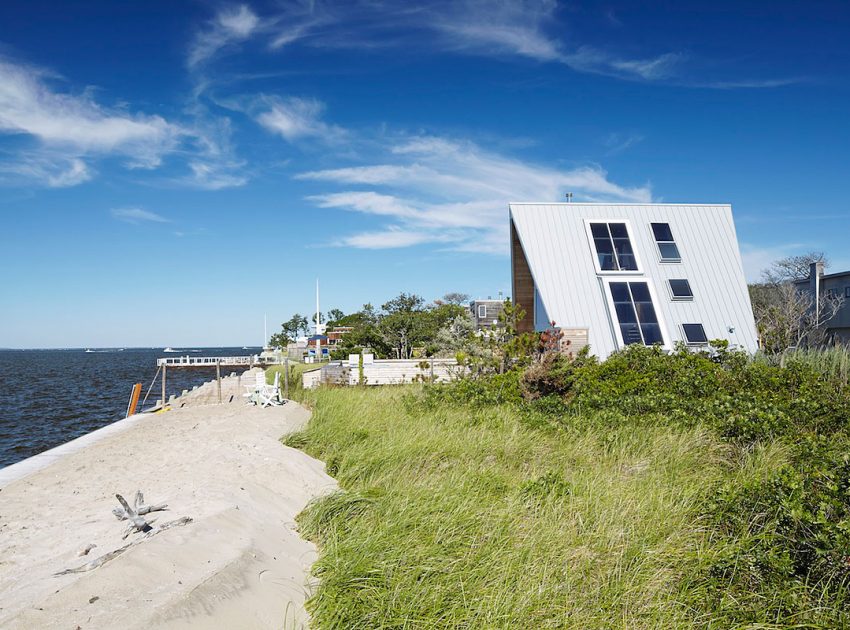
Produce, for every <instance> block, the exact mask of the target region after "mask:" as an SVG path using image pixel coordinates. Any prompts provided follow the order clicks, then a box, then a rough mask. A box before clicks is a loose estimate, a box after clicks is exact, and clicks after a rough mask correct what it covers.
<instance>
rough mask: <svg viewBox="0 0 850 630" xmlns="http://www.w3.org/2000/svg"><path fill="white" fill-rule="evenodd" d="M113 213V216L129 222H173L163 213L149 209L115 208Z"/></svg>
mask: <svg viewBox="0 0 850 630" xmlns="http://www.w3.org/2000/svg"><path fill="white" fill-rule="evenodd" d="M111 213H112V216H113V218H115V219H118V220H119V221H126V222H127V223H170V222H171V221H170V220H169V219H166V218H165V217H163V216H162V215H159V214H156V213H155V212H150V211H149V210H143V209H142V208H114V209H113V210H112V211H111Z"/></svg>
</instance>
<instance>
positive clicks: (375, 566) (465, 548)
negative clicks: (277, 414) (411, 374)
mask: <svg viewBox="0 0 850 630" xmlns="http://www.w3.org/2000/svg"><path fill="white" fill-rule="evenodd" d="M415 390H416V387H409V388H381V389H378V388H374V389H372V388H370V389H361V388H352V389H320V390H317V391H311V392H303V395H304V396H305V397H306V398H307V399H308V400H307V402H309V404H310V406H312V407H313V409H314V416H313V418H312V420H311V422H310V424H309V426H308V428H307V429H306V430H305V431H302V432H301V433H299V434H297V436H293V437H291V438H289V443H290V444H291V445H293V446H294V445H297V446H299V447H301V448H304V449H305V450H306V451H307V452H308V453H310V454H311V455H313V456H314V457H317V458H319V459H322V460H324V461H325V462H326V463H327V465H328V470H329V472H331V474H333V475H334V476H336V477H337V479H338V480H339V482H340V486H341V488H342V491H341V492H339V493H336V494H332V495H330V496H328V497H325V498H323V499H321V500H319V501H316V502H315V503H313V504H311V505H310V506H309V507H308V508H307V509H306V510H305V511H304V512H303V513H302V514H301V516H300V517H299V526H300V530H301V532H302V533H303V534H304V535H305V536H307V537H309V538H310V539H312V540H314V541H316V542H317V543H318V544H319V546H320V550H321V554H320V557H319V559H318V561H317V563H316V564H315V565H314V572H315V574H316V575H317V576H318V577H319V578H320V579H321V585H320V587H319V588H318V591H317V592H316V594H315V596H314V597H313V598H312V599H311V600H310V602H309V607H310V609H311V612H312V614H313V615H314V619H315V622H316V625H317V626H318V627H322V628H325V627H327V628H389V627H393V628H396V627H398V628H406V627H428V628H433V627H460V628H492V627H499V628H546V627H576V628H610V627H622V628H649V627H687V626H690V625H692V624H693V619H694V615H693V612H694V611H693V610H692V609H691V608H690V605H689V603H688V602H689V601H690V600H689V598H688V597H686V596H685V594H684V593H683V592H682V589H683V588H684V587H685V586H686V585H687V584H688V576H690V575H691V574H692V573H693V571H694V570H695V567H697V566H698V565H699V561H700V556H701V554H702V553H703V551H704V550H705V548H706V539H705V527H704V523H702V521H701V517H700V516H699V514H700V513H701V511H700V509H698V506H699V505H700V504H701V502H702V501H703V499H704V497H705V495H706V493H707V492H708V491H709V490H710V489H711V488H712V487H713V486H714V484H715V483H716V482H717V481H718V480H719V479H720V478H721V477H722V476H723V475H726V474H729V473H728V462H727V459H726V457H725V450H726V447H725V446H724V445H723V444H722V443H721V442H720V441H719V440H718V438H716V437H715V434H714V433H713V432H712V431H710V430H708V429H707V428H704V427H702V426H700V425H696V426H692V427H687V428H682V427H678V428H676V427H670V426H663V425H656V426H646V425H644V426H641V427H640V429H639V430H636V429H635V427H634V426H622V427H619V428H618V427H616V426H614V427H611V426H606V428H605V430H604V431H600V430H599V429H598V428H594V424H593V423H588V422H581V421H578V422H576V423H575V424H571V423H564V424H562V425H560V426H558V427H553V426H551V425H549V426H545V425H541V424H540V423H534V422H529V421H528V419H527V418H526V417H525V416H524V415H523V414H522V413H521V412H520V411H518V410H517V409H515V408H513V407H510V406H507V405H501V406H490V407H484V408H477V409H472V408H469V407H463V406H454V407H453V406H442V407H437V408H425V407H421V406H417V402H416V401H417V398H416V396H415V395H411V394H410V392H411V391H415ZM747 462H748V464H747V465H749V466H752V465H753V464H752V462H751V460H750V459H748V460H747ZM773 465H777V464H776V461H775V460H774V461H773V462H770V461H768V460H767V459H764V460H762V461H761V463H760V464H758V466H768V467H769V466H773Z"/></svg>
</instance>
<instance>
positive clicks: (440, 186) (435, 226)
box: [297, 136, 652, 253]
mask: <svg viewBox="0 0 850 630" xmlns="http://www.w3.org/2000/svg"><path fill="white" fill-rule="evenodd" d="M382 151H383V152H382V155H381V156H379V157H382V158H383V160H386V161H389V162H392V163H386V162H385V163H379V164H371V165H365V166H353V167H345V168H337V169H325V170H320V171H309V172H305V173H301V174H300V175H298V176H297V178H299V179H302V180H308V181H315V182H327V183H331V184H335V185H338V186H345V187H349V186H359V187H366V188H368V189H369V190H362V189H360V190H358V189H347V190H343V191H337V192H328V193H322V194H316V195H312V196H310V197H309V198H308V199H309V200H310V201H312V202H313V203H315V204H316V205H317V206H319V207H322V208H339V209H344V210H348V211H352V212H358V213H364V214H368V215H373V216H375V217H383V218H385V219H386V218H389V219H390V220H391V221H390V223H389V224H388V225H385V226H384V227H383V228H382V229H380V230H378V231H371V232H366V233H362V234H355V235H353V236H349V237H346V238H344V239H342V240H340V241H339V243H338V244H344V245H348V246H351V247H366V248H370V249H375V248H379V247H405V246H408V245H414V244H421V243H426V242H438V243H443V244H445V246H446V247H448V248H450V249H455V250H463V251H487V252H490V253H505V252H506V251H507V247H508V245H507V243H508V239H507V204H508V202H509V201H547V200H548V201H559V200H561V199H563V193H564V192H566V191H572V192H574V193H575V194H576V195H577V197H578V198H584V199H586V200H589V201H601V200H607V201H635V202H648V201H651V200H652V192H651V189H650V187H649V186H648V185H644V186H638V187H626V186H622V185H619V184H616V183H614V182H612V181H611V180H610V179H609V178H608V175H607V173H606V172H605V171H604V170H603V169H602V168H601V167H598V166H593V165H581V166H577V167H573V168H557V167H555V166H544V165H539V164H530V163H526V162H522V161H520V160H517V159H515V158H511V157H508V156H505V155H502V154H499V153H495V152H492V151H487V150H485V149H483V148H481V147H480V146H478V145H476V144H474V143H472V142H464V141H456V140H451V139H447V138H435V137H430V136H429V137H415V138H406V139H403V140H400V141H397V142H395V143H391V144H389V145H388V146H385V147H383V150H382Z"/></svg>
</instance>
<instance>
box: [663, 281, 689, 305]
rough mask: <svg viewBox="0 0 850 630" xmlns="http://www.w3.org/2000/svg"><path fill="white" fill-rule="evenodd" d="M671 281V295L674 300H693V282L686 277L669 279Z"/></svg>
mask: <svg viewBox="0 0 850 630" xmlns="http://www.w3.org/2000/svg"><path fill="white" fill-rule="evenodd" d="M668 282H669V283H670V295H672V296H673V299H674V300H693V299H694V292H693V291H692V290H691V283H690V282H688V281H687V280H686V279H685V278H681V279H678V280H668Z"/></svg>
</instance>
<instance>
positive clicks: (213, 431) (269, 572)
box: [0, 375, 337, 628]
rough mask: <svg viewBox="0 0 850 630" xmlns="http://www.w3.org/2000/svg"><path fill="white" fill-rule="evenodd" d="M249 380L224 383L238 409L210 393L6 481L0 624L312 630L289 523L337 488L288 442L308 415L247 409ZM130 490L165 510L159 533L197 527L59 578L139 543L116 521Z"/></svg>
mask: <svg viewBox="0 0 850 630" xmlns="http://www.w3.org/2000/svg"><path fill="white" fill-rule="evenodd" d="M241 380H243V379H242V375H239V376H238V377H233V376H229V377H224V378H222V394H223V398H224V399H225V400H230V402H223V403H222V404H206V403H209V402H210V398H211V397H214V399H215V400H216V402H217V388H216V384H215V381H213V382H212V383H207V384H206V385H203V386H200V387H198V388H197V389H196V390H192V391H191V392H188V393H187V395H185V396H181V397H179V398H178V399H176V400H175V401H174V402H173V403H172V407H171V409H170V410H169V411H165V412H161V413H145V414H137V415H135V416H131V417H130V418H126V419H123V420H119V421H117V422H115V423H113V424H111V425H108V426H106V427H103V428H101V429H97V430H95V431H93V432H91V433H88V434H86V435H84V436H81V437H79V438H76V439H74V440H71V441H69V442H66V443H65V444H63V445H61V446H59V447H56V448H54V449H50V450H48V451H45V452H44V453H40V454H39V455H35V456H33V457H30V458H28V459H26V460H23V461H21V462H18V463H16V464H12V465H11V466H8V467H6V468H4V469H1V470H0V499H2V503H0V505H2V514H0V626H3V627H10V628H28V627H44V628H50V627H63V628H65V627H72V628H73V627H76V626H79V627H81V628H86V627H118V626H121V627H127V628H135V627H139V628H141V627H150V626H151V625H155V626H162V627H174V628H178V627H179V628H214V627H244V628H266V627H281V626H283V627H305V626H306V624H307V621H308V616H307V613H306V611H305V610H304V601H305V600H306V599H307V597H309V594H310V589H311V583H312V582H311V578H310V577H309V571H310V567H311V565H312V562H313V561H314V559H315V556H316V549H315V546H314V545H313V544H312V543H309V542H307V541H304V540H302V539H301V538H300V537H299V536H298V534H297V530H296V526H295V523H294V519H295V516H296V515H297V514H298V513H299V512H300V511H301V510H303V508H304V507H305V506H306V504H307V503H308V502H309V501H310V500H312V499H314V498H316V497H318V496H320V495H321V494H323V493H326V492H329V491H333V490H334V489H336V487H337V486H336V482H335V480H334V479H332V478H331V477H329V476H328V475H327V474H326V473H325V467H324V464H323V463H322V462H320V461H318V460H315V459H313V458H311V457H309V456H307V455H306V454H304V453H302V452H301V451H298V450H296V449H291V448H289V447H286V446H284V445H283V444H282V443H281V442H280V438H281V437H283V436H284V435H285V434H287V433H289V432H291V431H296V430H299V429H300V428H301V427H303V426H304V425H305V424H306V422H307V421H308V420H309V416H310V413H309V412H308V411H307V410H305V409H304V408H302V407H300V406H298V405H297V404H296V403H294V402H288V403H287V404H285V405H284V406H282V407H268V408H261V407H254V406H250V405H246V404H244V402H243V401H244V399H243V398H242V396H241V391H240V390H239V388H238V385H240V384H241V383H240V381H241ZM225 382H227V384H226V385H225ZM225 387H226V390H225ZM225 391H227V395H225ZM176 405H181V406H179V407H178V406H176ZM10 469H11V470H10ZM4 473H5V474H4ZM136 490H141V491H142V492H144V494H145V499H146V500H147V502H148V503H150V504H154V503H168V510H167V511H165V512H156V513H151V514H149V515H147V516H146V517H145V518H147V519H149V521H151V522H153V525H154V526H156V525H157V524H162V523H167V522H170V521H173V520H176V519H180V518H182V517H189V518H190V519H192V521H191V522H190V523H189V524H188V525H185V526H183V527H174V528H172V529H168V530H166V531H162V532H161V533H158V534H157V535H156V536H154V537H151V538H149V539H144V540H143V541H141V542H136V543H135V544H133V545H132V546H131V547H129V548H127V549H126V550H124V551H123V552H122V553H120V555H117V556H116V557H114V559H110V560H109V561H108V562H105V563H104V564H102V565H101V566H99V567H98V568H95V569H93V570H90V571H85V572H80V573H71V574H67V575H57V574H58V573H60V572H62V571H64V570H67V569H69V568H70V569H74V568H79V567H80V566H83V565H85V564H86V563H87V562H90V561H94V560H96V559H98V558H100V557H102V556H105V555H107V554H110V553H111V552H114V551H115V550H119V549H121V548H122V547H123V546H125V545H126V544H127V543H128V542H131V541H134V540H136V541H138V539H139V538H140V537H141V536H142V535H141V534H132V535H131V536H130V537H129V538H127V539H126V540H123V539H122V538H121V535H122V533H123V531H124V528H125V523H121V522H119V521H118V520H117V519H116V518H115V516H114V515H113V514H112V513H111V511H112V509H113V508H114V507H117V506H118V503H117V501H116V500H115V493H120V494H122V495H123V496H124V497H127V499H128V500H130V501H132V496H133V494H134V493H135V491H136ZM87 548H88V549H90V551H88V552H87V553H84V551H85V550H86V549H87Z"/></svg>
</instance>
